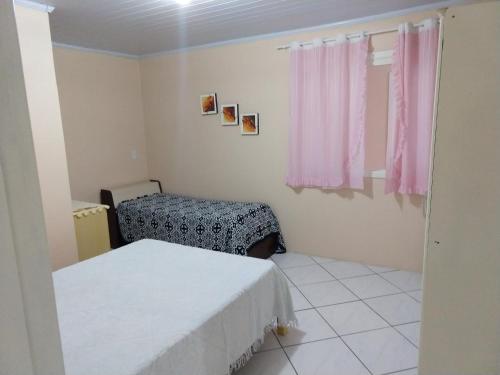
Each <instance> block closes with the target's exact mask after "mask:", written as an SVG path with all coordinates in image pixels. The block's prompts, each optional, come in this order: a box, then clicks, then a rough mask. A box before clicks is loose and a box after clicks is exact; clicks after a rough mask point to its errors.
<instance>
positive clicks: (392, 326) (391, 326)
mask: <svg viewBox="0 0 500 375" xmlns="http://www.w3.org/2000/svg"><path fill="white" fill-rule="evenodd" d="M384 280H385V279H384ZM339 281H340V280H339ZM340 282H341V283H342V281H340ZM391 284H392V283H391ZM342 285H344V286H345V287H346V289H347V290H349V291H350V292H351V293H352V294H354V295H355V296H358V295H357V294H356V293H354V292H353V291H352V290H351V289H349V287H348V286H347V285H345V284H344V283H342ZM392 285H394V284H392ZM394 287H396V288H398V289H399V290H401V292H402V293H397V294H406V293H405V292H404V291H403V290H402V289H401V288H399V287H398V286H396V285H394ZM397 294H394V295H397ZM358 297H359V296H358ZM372 298H377V297H372ZM410 298H411V297H410ZM367 299H370V298H367ZM361 302H363V303H364V304H365V305H366V306H367V307H368V308H369V309H370V310H371V311H373V312H374V313H375V314H377V315H378V316H379V317H380V318H381V319H382V320H383V321H384V322H386V323H387V324H388V325H389V327H390V328H392V329H393V330H394V331H396V332H397V333H398V334H399V335H400V336H401V337H403V339H405V340H406V341H408V342H409V343H410V344H411V345H412V346H413V347H415V348H417V350H419V348H418V347H417V346H416V345H415V344H413V343H412V342H411V341H410V340H409V339H408V338H407V337H406V336H405V335H403V334H402V333H401V332H399V331H398V330H397V329H396V328H394V325H392V324H391V323H390V322H388V321H387V319H385V318H384V317H383V316H382V315H380V314H379V313H378V312H377V311H375V309H373V308H372V307H371V306H370V305H369V304H368V303H366V302H365V300H364V299H362V298H361ZM420 309H422V306H420ZM320 315H321V314H320ZM403 324H409V323H403ZM386 328H388V327H386Z"/></svg>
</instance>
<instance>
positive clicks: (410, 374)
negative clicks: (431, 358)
mask: <svg viewBox="0 0 500 375" xmlns="http://www.w3.org/2000/svg"><path fill="white" fill-rule="evenodd" d="M390 375H418V369H417V368H412V369H409V370H404V371H398V372H392V373H391V374H390Z"/></svg>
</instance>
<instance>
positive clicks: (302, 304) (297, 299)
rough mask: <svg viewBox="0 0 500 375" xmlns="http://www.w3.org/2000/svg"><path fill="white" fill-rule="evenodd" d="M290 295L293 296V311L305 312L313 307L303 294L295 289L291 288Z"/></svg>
mask: <svg viewBox="0 0 500 375" xmlns="http://www.w3.org/2000/svg"><path fill="white" fill-rule="evenodd" d="M290 294H291V295H292V302H293V310H294V311H299V310H305V309H310V308H312V305H311V304H310V303H309V302H308V301H307V299H306V298H305V297H304V296H303V295H302V293H301V292H300V291H299V290H298V289H297V288H295V287H292V288H290Z"/></svg>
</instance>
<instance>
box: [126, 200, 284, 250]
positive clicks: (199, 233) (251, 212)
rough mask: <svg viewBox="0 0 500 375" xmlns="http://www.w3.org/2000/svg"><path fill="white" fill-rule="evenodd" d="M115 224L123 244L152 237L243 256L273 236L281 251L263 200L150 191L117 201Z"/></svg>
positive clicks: (281, 244) (274, 223)
mask: <svg viewBox="0 0 500 375" xmlns="http://www.w3.org/2000/svg"><path fill="white" fill-rule="evenodd" d="M117 213H118V222H119V225H120V231H121V233H122V236H123V238H124V239H125V240H126V241H127V242H133V241H138V240H141V239H144V238H152V239H157V240H163V241H168V242H174V243H178V244H182V245H188V246H194V247H201V248H204V249H211V250H216V251H224V252H227V253H232V254H240V255H246V254H247V250H248V249H249V248H250V247H251V246H252V245H254V244H255V243H256V242H258V241H260V240H262V239H263V238H264V237H266V236H267V235H269V234H272V233H278V234H279V240H278V242H279V244H278V249H277V251H276V252H277V253H283V252H285V251H286V250H285V243H284V241H283V237H282V235H281V231H280V226H279V223H278V220H277V218H276V216H274V213H273V211H272V210H271V207H269V206H268V205H267V204H263V203H245V202H226V201H215V200H205V199H195V198H189V197H183V196H180V195H174V194H160V193H156V194H152V195H148V196H145V197H140V198H137V199H132V200H129V201H124V202H122V203H120V204H119V205H118V207H117Z"/></svg>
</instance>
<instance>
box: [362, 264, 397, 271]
mask: <svg viewBox="0 0 500 375" xmlns="http://www.w3.org/2000/svg"><path fill="white" fill-rule="evenodd" d="M367 267H368V268H369V269H371V270H372V271H373V272H376V273H384V272H391V271H396V269H395V268H391V267H383V266H369V265H367Z"/></svg>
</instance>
